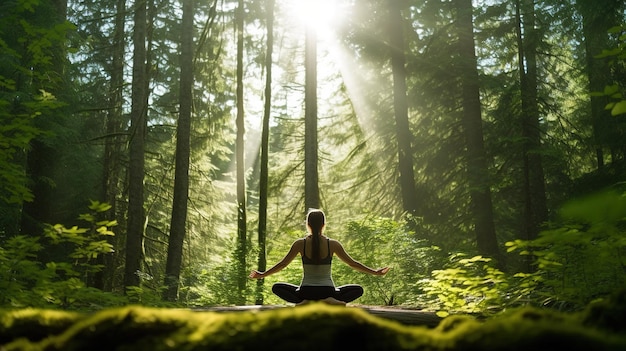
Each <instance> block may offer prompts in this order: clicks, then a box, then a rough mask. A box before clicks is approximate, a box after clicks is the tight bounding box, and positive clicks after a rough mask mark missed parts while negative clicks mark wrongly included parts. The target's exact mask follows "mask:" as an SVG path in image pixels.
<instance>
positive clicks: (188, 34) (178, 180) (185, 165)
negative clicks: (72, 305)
mask: <svg viewBox="0 0 626 351" xmlns="http://www.w3.org/2000/svg"><path fill="white" fill-rule="evenodd" d="M193 16H194V0H183V19H182V34H181V51H180V67H181V69H180V114H179V117H178V126H177V129H176V165H175V167H176V169H175V175H174V199H173V203H172V220H171V225H170V235H169V240H168V246H167V261H166V264H165V291H164V292H163V298H164V299H165V300H167V301H176V300H177V299H178V288H179V280H180V272H181V265H182V261H183V243H184V241H185V233H186V226H187V199H188V197H189V158H190V154H191V146H190V133H191V110H192V87H193V33H194V30H193Z"/></svg>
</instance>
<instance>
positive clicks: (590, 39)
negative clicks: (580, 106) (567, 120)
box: [576, 0, 624, 169]
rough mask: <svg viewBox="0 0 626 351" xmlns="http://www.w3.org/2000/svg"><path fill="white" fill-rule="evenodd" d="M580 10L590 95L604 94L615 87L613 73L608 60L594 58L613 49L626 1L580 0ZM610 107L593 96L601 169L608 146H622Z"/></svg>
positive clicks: (594, 132)
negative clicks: (612, 31)
mask: <svg viewBox="0 0 626 351" xmlns="http://www.w3.org/2000/svg"><path fill="white" fill-rule="evenodd" d="M576 6H577V8H578V11H579V12H580V14H581V15H582V17H583V35H584V38H585V39H584V45H585V55H586V60H587V77H588V79H589V91H590V92H602V91H604V87H606V86H608V85H610V84H611V70H610V67H609V65H608V63H607V62H606V61H605V60H604V59H597V58H595V57H594V56H595V55H598V54H600V53H601V52H602V50H605V49H607V48H608V47H609V37H608V30H609V28H611V27H613V26H616V25H617V24H618V23H619V20H618V18H619V17H618V16H619V11H620V9H622V8H623V6H624V1H623V0H606V1H601V2H600V1H595V0H577V1H576ZM607 103H609V99H608V97H606V96H591V121H592V126H593V136H594V139H595V140H594V141H595V144H596V159H597V167H598V168H599V169H600V168H602V167H604V165H605V163H606V160H605V155H604V150H603V149H604V148H605V147H607V146H609V147H611V149H613V148H614V145H615V144H619V143H621V142H622V141H621V140H615V139H618V138H617V133H615V131H616V130H617V128H616V127H615V119H614V118H613V117H612V116H611V113H610V111H609V110H606V109H605V108H604V107H605V106H606V104H607ZM611 151H613V150H611Z"/></svg>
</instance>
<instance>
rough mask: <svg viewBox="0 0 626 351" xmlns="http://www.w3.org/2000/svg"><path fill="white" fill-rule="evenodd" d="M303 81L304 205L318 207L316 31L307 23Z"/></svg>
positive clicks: (306, 207)
mask: <svg viewBox="0 0 626 351" xmlns="http://www.w3.org/2000/svg"><path fill="white" fill-rule="evenodd" d="M311 1H312V0H311ZM304 55H305V58H304V61H305V62H304V69H305V82H304V205H305V206H304V207H305V209H304V210H305V212H306V211H307V209H309V208H320V191H319V175H318V168H317V166H318V164H317V162H318V155H317V152H318V144H317V33H316V30H315V26H314V25H313V24H311V23H308V24H307V26H306V33H305V54H304Z"/></svg>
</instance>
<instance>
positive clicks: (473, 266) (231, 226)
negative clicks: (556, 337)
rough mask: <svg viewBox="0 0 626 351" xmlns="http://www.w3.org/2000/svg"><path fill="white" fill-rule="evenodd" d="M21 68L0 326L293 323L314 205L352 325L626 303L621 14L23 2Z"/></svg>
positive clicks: (2, 64) (5, 121)
mask: <svg viewBox="0 0 626 351" xmlns="http://www.w3.org/2000/svg"><path fill="white" fill-rule="evenodd" d="M0 57H1V60H0V119H1V120H2V123H0V132H1V137H0V291H1V292H2V293H1V294H0V308H2V309H6V310H16V309H17V310H19V309H26V308H37V309H44V310H63V311H83V312H84V311H101V310H104V309H107V308H117V307H120V306H127V305H141V306H144V307H146V308H170V307H171V308H174V307H175V308H206V307H210V306H243V305H281V304H285V302H284V301H282V300H280V299H279V298H278V297H277V296H275V295H273V294H272V291H271V286H272V284H273V283H275V282H279V281H284V282H291V283H293V284H298V283H299V281H300V279H301V275H302V272H301V267H300V265H299V264H297V263H295V262H294V263H293V264H291V265H290V266H289V267H287V268H286V269H284V270H283V271H281V272H280V273H277V274H275V275H273V276H271V277H268V278H266V279H262V280H258V281H255V280H251V279H249V278H248V274H249V272H250V271H251V270H253V269H258V270H261V271H263V270H265V269H267V268H268V267H270V266H271V265H273V264H274V263H275V262H277V261H278V260H280V259H281V258H282V257H283V255H284V254H285V253H286V252H287V250H288V248H289V247H290V245H291V244H292V243H293V242H294V240H296V239H298V238H302V237H303V236H304V235H305V233H306V232H305V221H304V219H305V215H306V212H307V209H309V208H319V209H323V210H324V212H325V213H326V215H327V216H328V225H327V227H326V231H325V233H326V234H327V235H328V236H329V237H331V238H335V239H338V240H340V241H341V242H342V243H343V244H344V246H345V247H346V249H347V250H348V251H349V252H350V254H351V255H352V256H353V257H354V258H355V259H357V260H359V261H360V262H362V263H364V264H366V265H368V266H371V267H383V266H389V267H391V270H390V272H389V273H388V274H387V275H386V276H384V277H374V276H368V275H365V274H362V273H359V272H355V271H353V270H351V269H350V268H349V267H347V266H346V265H342V264H341V263H339V262H338V263H336V264H334V265H333V279H334V281H335V282H336V283H337V284H349V283H358V284H360V285H362V286H363V287H364V290H365V293H364V295H363V296H362V297H361V298H359V299H358V300H357V301H355V303H357V304H362V305H376V306H396V307H402V308H407V309H419V310H423V311H431V312H433V313H436V314H437V315H438V316H440V317H442V318H443V317H446V316H450V315H472V316H483V317H489V316H495V315H497V314H499V313H503V312H507V311H510V310H512V309H515V308H520V307H532V308H538V309H541V310H544V309H546V310H550V311H557V312H568V313H569V312H572V313H577V312H580V311H583V310H585V308H587V306H589V305H590V304H593V303H599V302H601V301H603V300H605V299H607V298H609V296H612V295H613V294H615V293H616V292H619V291H621V290H622V289H624V288H626V286H625V283H624V282H626V196H625V195H626V187H625V186H624V184H625V183H624V182H625V181H626V163H625V156H626V142H625V140H626V135H625V133H626V124H625V123H624V122H626V95H625V94H624V93H626V5H625V3H624V1H622V0H604V1H597V0H569V1H568V0H509V1H498V0H474V1H472V0H424V1H415V0H359V1H355V0H248V1H244V0H236V1H235V0H203V1H200V0H176V1H174V0H135V1H125V0H115V1H98V0H81V1H76V0H3V1H2V2H1V3H0ZM624 296H626V294H625V295H624ZM331 312H332V311H331ZM337 313H339V314H341V313H343V312H337ZM294 318H295V317H294ZM338 318H339V317H338ZM341 318H344V317H341ZM346 318H347V317H346ZM359 318H360V317H359ZM622 318H623V316H622ZM224 323H227V322H224ZM337 323H339V322H337ZM622 323H623V321H622ZM548 324H549V323H548ZM2 330H3V329H2V328H0V331H2ZM0 334H1V333H0ZM577 335H578V334H577ZM580 335H582V334H580ZM581 337H582V336H581ZM0 339H1V338H0ZM241 340H243V339H241ZM246 340H247V339H246ZM603 340H605V339H603ZM611 340H612V339H611ZM0 341H5V340H0ZM216 342H217V341H216ZM241 342H242V343H243V342H244V341H241ZM607 342H608V341H607ZM620 342H621V344H620V343H618V344H619V345H620V346H624V345H625V344H626V342H625V341H624V340H623V339H622V340H621V341H620ZM611 345H613V344H611ZM370 347H373V346H370ZM442 347H443V346H442ZM218 349H219V348H218ZM279 349H280V348H279ZM370 349H372V348H370ZM407 349H408V348H407ZM432 349H437V348H432ZM607 349H611V347H610V346H608V347H607Z"/></svg>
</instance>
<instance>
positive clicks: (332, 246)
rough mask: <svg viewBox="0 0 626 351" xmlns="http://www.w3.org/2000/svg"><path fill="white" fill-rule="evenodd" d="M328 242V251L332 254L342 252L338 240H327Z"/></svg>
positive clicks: (341, 246)
mask: <svg viewBox="0 0 626 351" xmlns="http://www.w3.org/2000/svg"><path fill="white" fill-rule="evenodd" d="M329 240H330V249H331V250H332V251H333V252H337V251H339V250H343V245H341V242H339V240H335V239H329Z"/></svg>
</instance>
